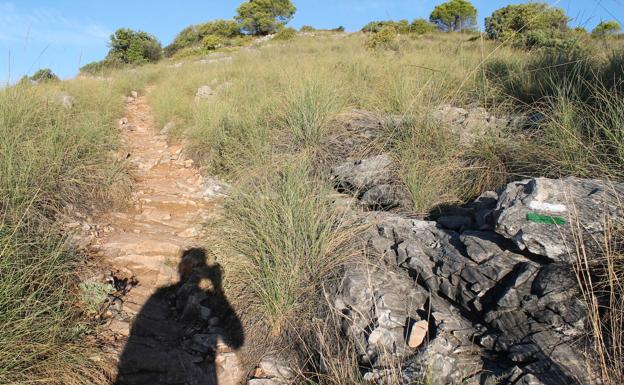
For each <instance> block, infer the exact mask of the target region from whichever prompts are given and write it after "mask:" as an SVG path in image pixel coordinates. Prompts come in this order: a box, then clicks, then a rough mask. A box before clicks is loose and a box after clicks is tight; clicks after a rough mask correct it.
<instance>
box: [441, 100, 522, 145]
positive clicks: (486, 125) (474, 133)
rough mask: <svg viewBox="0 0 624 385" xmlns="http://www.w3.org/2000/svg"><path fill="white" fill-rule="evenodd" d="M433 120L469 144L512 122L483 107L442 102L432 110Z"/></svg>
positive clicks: (462, 142) (459, 139) (462, 141)
mask: <svg viewBox="0 0 624 385" xmlns="http://www.w3.org/2000/svg"><path fill="white" fill-rule="evenodd" d="M432 117H433V119H434V120H436V121H438V122H440V123H442V124H444V125H445V126H447V127H449V128H450V129H451V131H452V132H453V133H455V135H457V137H458V141H459V143H460V144H466V145H470V144H472V143H474V142H475V141H476V140H477V139H478V138H480V137H483V136H484V135H485V134H487V133H495V132H496V131H498V130H500V129H501V128H504V127H506V126H508V125H510V124H511V123H512V120H511V119H508V118H497V117H495V116H494V115H492V114H490V113H489V112H488V111H487V110H486V109H485V108H482V107H470V108H460V107H455V106H452V105H450V104H443V105H441V106H439V107H438V108H437V109H436V110H434V111H433V114H432Z"/></svg>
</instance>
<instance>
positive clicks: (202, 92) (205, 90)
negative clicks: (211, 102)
mask: <svg viewBox="0 0 624 385" xmlns="http://www.w3.org/2000/svg"><path fill="white" fill-rule="evenodd" d="M216 94H217V93H216V92H215V91H214V90H213V89H212V87H210V86H201V87H199V88H198V89H197V93H196V94H195V101H198V100H201V99H207V98H210V97H211V96H215V95H216Z"/></svg>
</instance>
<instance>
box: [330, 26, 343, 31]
mask: <svg viewBox="0 0 624 385" xmlns="http://www.w3.org/2000/svg"><path fill="white" fill-rule="evenodd" d="M332 31H333V32H344V31H345V27H343V26H342V25H341V26H338V27H336V28H334V29H332Z"/></svg>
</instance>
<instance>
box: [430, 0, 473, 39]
mask: <svg viewBox="0 0 624 385" xmlns="http://www.w3.org/2000/svg"><path fill="white" fill-rule="evenodd" d="M429 21H431V22H432V23H434V24H435V25H437V26H438V28H440V29H441V30H443V31H446V32H453V31H463V30H464V29H474V28H475V27H476V25H477V9H476V8H475V7H474V6H473V5H472V3H471V2H470V1H467V0H449V1H447V2H446V3H443V4H440V5H438V6H436V7H435V8H434V9H433V12H431V16H429Z"/></svg>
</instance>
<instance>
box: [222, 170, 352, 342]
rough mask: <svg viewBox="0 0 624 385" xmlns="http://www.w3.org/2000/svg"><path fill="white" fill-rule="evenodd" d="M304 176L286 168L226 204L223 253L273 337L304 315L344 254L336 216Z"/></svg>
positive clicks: (321, 190) (322, 189) (319, 188)
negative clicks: (228, 255) (232, 262)
mask: <svg viewBox="0 0 624 385" xmlns="http://www.w3.org/2000/svg"><path fill="white" fill-rule="evenodd" d="M309 173H310V170H309V167H308V166H306V165H305V164H302V163H301V161H293V162H292V163H287V164H285V165H284V166H283V167H282V168H281V169H280V170H279V172H277V173H273V174H270V175H266V176H260V177H257V178H254V179H252V180H251V181H250V183H248V184H247V185H246V186H243V187H242V188H241V189H240V191H238V192H237V193H236V194H234V195H233V196H232V197H231V198H230V199H229V201H228V202H227V203H226V205H225V217H226V218H227V220H226V225H227V227H226V229H227V242H226V243H227V250H231V251H232V252H233V253H234V255H232V256H231V257H234V256H236V258H240V260H238V261H237V263H236V265H237V270H238V271H240V272H241V275H240V276H239V279H240V280H241V281H242V282H245V284H246V285H248V290H251V291H252V293H253V296H254V297H255V301H256V305H257V307H258V310H259V311H260V312H261V313H262V314H263V315H264V318H265V319H266V321H267V323H268V325H269V326H270V328H271V329H272V330H273V332H274V333H275V335H277V334H279V333H280V332H281V331H282V330H283V329H285V328H287V327H288V326H289V324H290V323H291V322H293V321H294V320H296V319H305V317H306V316H309V315H310V311H311V309H312V308H313V307H314V302H315V301H316V300H317V298H316V294H317V293H318V291H319V285H320V284H321V283H322V282H323V281H324V280H325V279H326V278H327V277H328V276H329V275H331V274H332V273H333V272H334V269H336V267H337V266H339V265H340V264H341V263H342V262H343V261H344V259H345V258H346V257H347V256H348V253H346V248H347V240H348V235H349V234H348V232H347V231H346V230H343V229H342V227H341V222H342V218H341V215H340V214H339V213H338V211H336V209H335V208H334V207H333V206H332V204H331V201H330V200H329V198H328V193H329V191H328V188H327V187H326V186H325V185H323V184H322V183H321V182H318V181H315V180H313V179H310V177H309ZM231 259H232V258H230V260H231Z"/></svg>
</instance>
